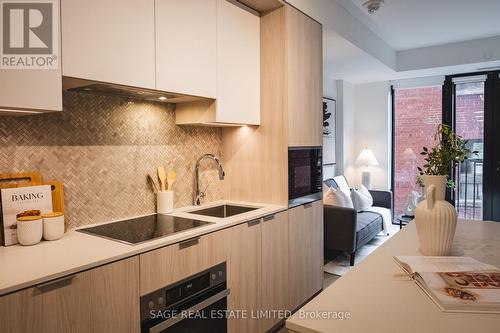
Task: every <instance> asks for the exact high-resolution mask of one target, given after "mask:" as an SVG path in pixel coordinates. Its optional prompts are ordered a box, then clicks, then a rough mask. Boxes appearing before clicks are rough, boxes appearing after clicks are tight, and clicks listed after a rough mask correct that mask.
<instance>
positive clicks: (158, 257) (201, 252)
mask: <svg viewBox="0 0 500 333" xmlns="http://www.w3.org/2000/svg"><path fill="white" fill-rule="evenodd" d="M227 240H228V238H227V230H221V231H218V232H214V233H211V234H207V235H203V236H200V237H197V238H194V239H190V240H186V241H184V242H181V243H179V244H174V245H169V246H166V247H162V248H160V249H158V250H154V251H151V252H147V253H143V254H141V255H140V256H139V257H140V271H141V279H140V280H141V283H140V285H141V288H140V289H141V295H145V294H148V293H150V292H152V291H155V290H157V289H159V288H163V287H166V286H168V285H170V284H172V283H174V282H177V281H179V280H182V279H183V278H186V277H188V276H191V275H193V274H196V273H198V272H200V271H202V270H204V269H207V268H210V267H212V266H215V265H217V264H220V263H222V262H224V261H226V249H227V246H226V243H227Z"/></svg>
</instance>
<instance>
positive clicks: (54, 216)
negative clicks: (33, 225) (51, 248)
mask: <svg viewBox="0 0 500 333" xmlns="http://www.w3.org/2000/svg"><path fill="white" fill-rule="evenodd" d="M42 217H43V239H45V240H56V239H59V238H61V237H62V236H63V235H64V213H62V212H54V213H47V214H43V215H42Z"/></svg>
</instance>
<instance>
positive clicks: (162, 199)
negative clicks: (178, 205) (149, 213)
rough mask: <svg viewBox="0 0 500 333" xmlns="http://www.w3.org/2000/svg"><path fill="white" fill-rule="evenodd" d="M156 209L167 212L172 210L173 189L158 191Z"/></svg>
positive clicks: (161, 212)
mask: <svg viewBox="0 0 500 333" xmlns="http://www.w3.org/2000/svg"><path fill="white" fill-rule="evenodd" d="M156 211H157V212H158V214H168V213H172V212H173V211H174V191H159V192H158V194H157V195H156Z"/></svg>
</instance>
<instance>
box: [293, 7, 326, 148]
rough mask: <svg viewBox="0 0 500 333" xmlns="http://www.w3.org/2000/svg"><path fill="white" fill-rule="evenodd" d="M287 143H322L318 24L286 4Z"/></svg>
mask: <svg viewBox="0 0 500 333" xmlns="http://www.w3.org/2000/svg"><path fill="white" fill-rule="evenodd" d="M285 8H286V31H287V34H286V36H287V37H286V41H285V42H286V49H287V73H288V77H287V80H288V93H287V96H288V102H287V104H288V145H289V146H321V145H322V144H323V79H322V78H323V51H322V50H323V47H322V26H321V24H320V23H318V22H316V21H314V20H313V19H311V18H310V17H308V16H306V15H305V14H303V13H301V12H300V11H298V10H297V9H295V8H293V7H291V6H286V7H285Z"/></svg>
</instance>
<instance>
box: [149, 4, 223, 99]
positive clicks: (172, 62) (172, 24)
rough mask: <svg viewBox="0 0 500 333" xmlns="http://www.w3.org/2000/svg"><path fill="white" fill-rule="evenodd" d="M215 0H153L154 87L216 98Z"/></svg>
mask: <svg viewBox="0 0 500 333" xmlns="http://www.w3.org/2000/svg"><path fill="white" fill-rule="evenodd" d="M216 1H217V0H182V1H178V0H156V2H155V7H156V10H155V13H156V16H155V22H156V89H158V90H164V91H171V92H176V93H183V94H189V95H195V96H203V97H209V98H215V97H216V89H215V88H216V70H217V62H216V48H217V3H216Z"/></svg>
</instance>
